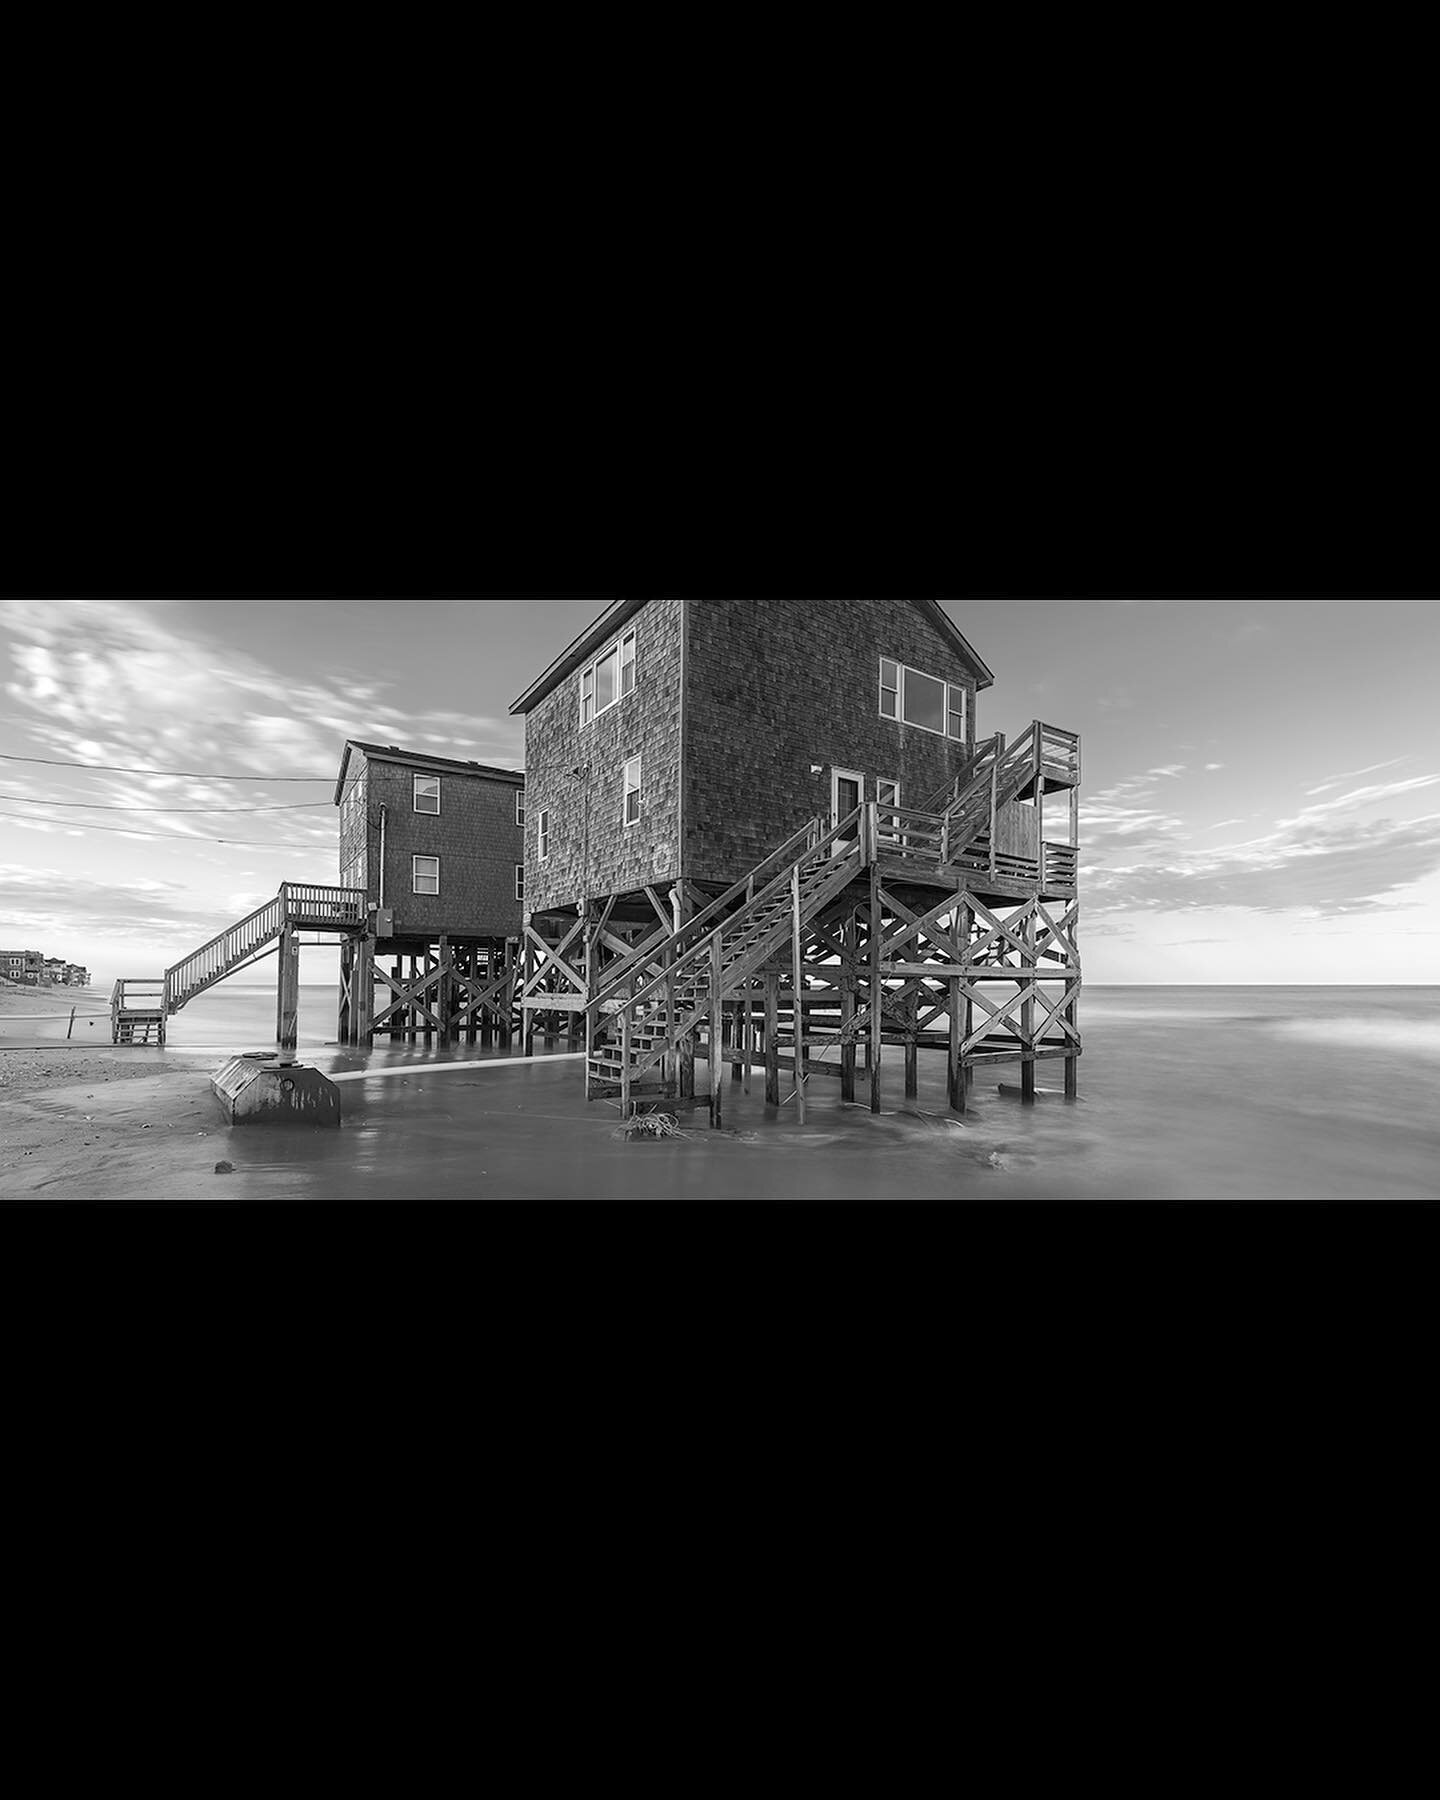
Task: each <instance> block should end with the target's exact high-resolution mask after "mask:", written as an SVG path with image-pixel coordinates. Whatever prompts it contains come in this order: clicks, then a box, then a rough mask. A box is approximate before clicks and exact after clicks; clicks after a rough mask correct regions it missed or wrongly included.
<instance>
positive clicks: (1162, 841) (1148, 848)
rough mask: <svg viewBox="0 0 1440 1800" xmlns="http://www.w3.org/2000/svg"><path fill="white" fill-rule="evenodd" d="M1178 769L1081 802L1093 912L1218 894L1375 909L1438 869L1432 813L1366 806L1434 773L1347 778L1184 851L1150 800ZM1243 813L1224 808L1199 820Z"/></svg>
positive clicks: (1204, 900)
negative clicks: (1264, 827)
mask: <svg viewBox="0 0 1440 1800" xmlns="http://www.w3.org/2000/svg"><path fill="white" fill-rule="evenodd" d="M1397 760H1398V759H1397ZM1180 772H1183V771H1182V770H1179V769H1178V768H1177V766H1176V765H1165V766H1163V767H1158V768H1153V769H1148V770H1146V771H1145V772H1144V773H1143V774H1141V775H1135V776H1131V777H1129V778H1127V779H1126V780H1124V781H1121V782H1117V783H1115V784H1114V785H1113V786H1111V787H1109V788H1106V789H1103V790H1102V791H1101V792H1100V793H1098V794H1096V795H1094V796H1093V797H1092V798H1091V799H1089V800H1088V801H1086V802H1084V803H1082V805H1081V809H1080V819H1081V834H1080V842H1081V868H1082V887H1081V891H1082V894H1083V895H1084V903H1085V905H1086V908H1087V910H1088V911H1089V913H1090V915H1091V916H1092V917H1094V916H1095V915H1096V914H1105V913H1110V912H1125V911H1149V912H1160V911H1177V912H1180V911H1187V910H1194V909H1199V908H1203V907H1220V906H1227V907H1248V908H1251V909H1253V910H1255V911H1260V912H1283V911H1291V910H1297V909H1303V908H1307V907H1308V908H1313V909H1314V910H1316V911H1317V912H1319V913H1320V914H1321V915H1322V916H1340V915H1344V914H1348V913H1361V912H1376V911H1383V910H1386V909H1387V907H1388V906H1389V905H1392V904H1393V899H1394V896H1395V895H1396V894H1398V893H1399V892H1400V891H1401V890H1402V889H1404V888H1406V887H1407V886H1409V885H1410V884H1411V883H1412V882H1414V881H1417V880H1419V879H1420V878H1422V877H1423V876H1426V875H1429V874H1432V873H1434V872H1435V871H1437V870H1440V813H1437V814H1429V815H1426V816H1425V817H1423V818H1419V819H1409V820H1400V821H1397V820H1394V819H1376V818H1374V817H1373V811H1374V809H1375V807H1376V806H1377V805H1380V804H1382V803H1384V802H1386V801H1388V800H1390V799H1392V798H1394V797H1396V796H1399V795H1403V794H1409V793H1412V792H1415V791H1417V790H1419V789H1423V788H1428V787H1431V786H1434V785H1436V784H1440V773H1436V774H1428V775H1415V776H1410V777H1408V778H1406V779H1404V780H1399V781H1390V782H1377V783H1372V784H1370V785H1368V786H1364V787H1359V788H1354V789H1352V790H1350V791H1349V792H1347V793H1344V794H1340V795H1337V796H1335V797H1334V798H1333V799H1328V800H1321V801H1317V802H1315V803H1314V804H1312V805H1310V806H1307V807H1303V808H1302V809H1301V810H1300V811H1299V812H1298V813H1297V814H1295V815H1294V816H1293V817H1291V818H1285V819H1280V820H1278V821H1277V822H1276V823H1275V825H1274V827H1273V828H1272V829H1271V830H1270V831H1268V832H1265V833H1262V834H1261V835H1259V836H1256V837H1250V838H1245V839H1243V840H1241V841H1240V842H1238V843H1233V844H1222V845H1219V846H1216V847H1215V848H1212V849H1207V850H1204V851H1199V850H1194V851H1191V850H1187V849H1186V848H1185V835H1186V834H1185V827H1184V825H1183V822H1182V821H1181V820H1180V819H1178V818H1176V817H1175V816H1173V815H1172V814H1170V813H1169V812H1167V811H1165V810H1164V809H1163V807H1162V806H1161V804H1160V801H1159V795H1160V792H1161V787H1162V783H1163V781H1164V780H1165V778H1166V777H1172V776H1174V775H1176V774H1177V773H1180ZM1362 815H1364V816H1362ZM1244 823H1246V821H1245V820H1243V819H1241V818H1229V819H1221V820H1218V821H1217V822H1216V823H1215V824H1213V825H1208V826H1205V827H1203V828H1202V829H1203V831H1205V832H1209V831H1218V830H1220V829H1221V828H1222V827H1225V826H1232V825H1243V824H1244Z"/></svg>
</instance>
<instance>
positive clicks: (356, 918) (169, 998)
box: [110, 881, 366, 1044]
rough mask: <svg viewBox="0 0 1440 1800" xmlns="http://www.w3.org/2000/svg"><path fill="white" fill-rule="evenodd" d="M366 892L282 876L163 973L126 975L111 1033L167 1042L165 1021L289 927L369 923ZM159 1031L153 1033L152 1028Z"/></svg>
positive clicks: (116, 995) (114, 998) (113, 1008)
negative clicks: (269, 893) (275, 889)
mask: <svg viewBox="0 0 1440 1800" xmlns="http://www.w3.org/2000/svg"><path fill="white" fill-rule="evenodd" d="M365 926H366V915H365V893H364V890H363V889H361V888H343V887H317V886H314V885H312V884H311V883H309V882H297V881H286V882H282V883H281V886H280V892H279V893H278V894H277V895H276V896H275V898H274V899H273V900H267V901H266V902H265V904H264V905H263V906H258V907H256V909H255V911H254V912H252V913H250V914H248V915H247V916H246V917H245V918H243V919H240V920H238V921H237V922H236V923H235V924H234V925H227V926H226V927H225V929H224V931H222V932H220V933H219V934H218V935H217V936H215V937H213V938H211V940H210V942H209V943H208V944H202V945H201V946H200V948H199V949H198V950H192V951H191V952H190V954H189V955H188V956H186V957H182V958H181V960H180V961H179V962H178V963H173V964H172V965H171V966H170V967H169V968H168V969H167V970H166V971H165V973H164V975H163V976H157V977H151V978H146V979H136V978H134V977H126V978H124V979H122V980H119V981H117V982H116V983H115V986H114V989H113V990H112V992H111V996H110V1039H111V1042H112V1043H116V1044H148V1043H151V1042H155V1043H160V1044H163V1043H164V1042H165V1021H166V1019H167V1018H169V1017H170V1015H171V1014H172V1013H177V1012H179V1010H180V1008H181V1007H182V1006H184V1005H186V1004H187V1003H188V1002H189V1001H191V1000H193V999H194V998H195V997H196V995H197V994H203V993H204V992H205V990H206V988H211V987H214V985H215V983H216V982H217V981H223V980H224V979H225V977H226V976H227V975H233V974H234V973H235V972H236V970H237V969H242V968H245V967H246V966H248V965H249V964H250V963H252V962H254V961H256V960H258V958H259V957H260V956H261V954H268V950H267V949H266V946H267V945H269V944H271V943H273V942H274V941H275V940H276V939H278V938H279V937H280V935H281V933H282V932H284V931H286V930H295V929H304V930H318V931H344V932H351V933H354V932H360V931H363V930H364V929H365ZM152 1031H154V1032H155V1033H156V1035H155V1036H154V1037H153V1038H152V1036H151V1033H152Z"/></svg>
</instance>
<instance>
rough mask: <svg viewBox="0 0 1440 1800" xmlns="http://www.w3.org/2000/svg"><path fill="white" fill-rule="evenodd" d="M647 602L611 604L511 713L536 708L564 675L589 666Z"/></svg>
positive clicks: (530, 688)
mask: <svg viewBox="0 0 1440 1800" xmlns="http://www.w3.org/2000/svg"><path fill="white" fill-rule="evenodd" d="M649 598H650V596H649V595H648V594H647V595H644V596H642V597H641V598H640V599H639V600H612V601H611V602H610V604H609V605H608V606H607V607H606V608H605V610H604V612H603V613H601V615H600V617H599V618H598V619H596V620H594V621H593V622H592V623H591V624H589V625H587V626H586V627H585V629H584V631H582V632H581V633H580V635H579V637H577V638H576V639H575V641H574V642H573V643H572V644H570V645H569V646H568V648H566V649H564V650H562V651H561V652H560V654H559V655H558V656H557V657H556V658H555V660H554V662H552V663H551V665H550V667H549V668H548V669H547V670H546V671H545V673H544V674H543V675H541V676H540V677H539V679H538V680H536V681H532V682H531V683H530V685H529V687H528V688H526V690H525V692H524V693H523V694H522V695H521V696H520V698H519V699H518V700H516V701H514V702H513V703H512V704H511V707H510V710H511V712H512V713H528V712H529V711H530V710H531V708H532V707H535V706H538V705H539V704H540V702H541V701H542V700H543V699H544V698H545V696H546V695H547V694H548V693H550V692H551V691H552V689H554V688H557V687H559V685H560V683H561V682H562V681H564V679H565V677H566V676H567V675H573V674H574V673H575V671H576V670H577V669H578V668H580V667H581V666H582V665H583V664H585V663H587V662H589V660H590V657H591V655H592V654H593V652H594V651H596V650H598V649H599V648H600V646H601V645H602V644H603V643H604V642H605V640H606V639H607V638H608V637H610V636H611V635H612V634H613V633H614V632H616V631H618V630H619V629H620V627H621V626H622V625H624V624H625V623H626V622H627V621H628V620H630V619H633V618H634V616H635V614H636V613H637V612H639V610H640V608H641V607H642V606H644V604H645V602H646V600H648V599H649Z"/></svg>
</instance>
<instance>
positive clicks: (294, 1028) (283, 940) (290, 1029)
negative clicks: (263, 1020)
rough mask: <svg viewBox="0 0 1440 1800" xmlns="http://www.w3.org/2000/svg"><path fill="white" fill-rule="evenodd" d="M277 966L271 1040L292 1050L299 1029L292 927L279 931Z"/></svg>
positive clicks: (297, 969)
mask: <svg viewBox="0 0 1440 1800" xmlns="http://www.w3.org/2000/svg"><path fill="white" fill-rule="evenodd" d="M279 964H280V966H279V969H278V970H277V972H276V976H275V987H276V997H275V1042H276V1043H277V1044H278V1045H279V1046H280V1048H281V1049H282V1050H293V1049H294V1048H295V1046H296V1044H297V1042H298V1041H299V1032H300V946H299V944H298V943H297V942H296V940H295V932H294V929H293V927H291V926H289V925H286V926H283V927H282V928H281V932H280V955H279Z"/></svg>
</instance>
